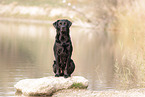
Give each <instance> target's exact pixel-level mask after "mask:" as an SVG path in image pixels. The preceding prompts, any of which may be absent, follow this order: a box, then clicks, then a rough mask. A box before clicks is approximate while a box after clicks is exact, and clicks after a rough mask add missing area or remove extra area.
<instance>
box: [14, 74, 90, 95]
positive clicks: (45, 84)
mask: <svg viewBox="0 0 145 97" xmlns="http://www.w3.org/2000/svg"><path fill="white" fill-rule="evenodd" d="M14 87H15V88H16V90H17V92H16V93H19V94H22V95H25V96H32V95H35V96H37V95H52V94H53V93H54V92H56V91H59V90H62V89H70V88H87V87H88V80H87V79H85V78H84V77H81V76H72V77H70V78H64V77H53V76H50V77H44V78H40V79H24V80H21V81H19V82H18V83H17V84H16V85H14Z"/></svg>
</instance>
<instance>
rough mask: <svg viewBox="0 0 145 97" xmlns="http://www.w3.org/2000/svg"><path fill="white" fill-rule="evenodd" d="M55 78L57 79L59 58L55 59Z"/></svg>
mask: <svg viewBox="0 0 145 97" xmlns="http://www.w3.org/2000/svg"><path fill="white" fill-rule="evenodd" d="M55 77H59V57H58V56H57V57H56V74H55Z"/></svg>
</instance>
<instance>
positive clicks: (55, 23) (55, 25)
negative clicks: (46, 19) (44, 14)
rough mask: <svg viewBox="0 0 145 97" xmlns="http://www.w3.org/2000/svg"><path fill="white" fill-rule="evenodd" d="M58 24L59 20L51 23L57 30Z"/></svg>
mask: <svg viewBox="0 0 145 97" xmlns="http://www.w3.org/2000/svg"><path fill="white" fill-rule="evenodd" d="M58 22H59V20H57V21H56V22H54V23H53V26H54V27H55V28H56V29H57V26H58Z"/></svg>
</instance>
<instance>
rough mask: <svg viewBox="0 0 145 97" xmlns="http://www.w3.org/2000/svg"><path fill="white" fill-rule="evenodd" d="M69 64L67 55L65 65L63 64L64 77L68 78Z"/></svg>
mask: <svg viewBox="0 0 145 97" xmlns="http://www.w3.org/2000/svg"><path fill="white" fill-rule="evenodd" d="M69 65H70V56H68V57H67V61H66V66H65V70H64V77H65V78H68V77H69V75H68V67H69Z"/></svg>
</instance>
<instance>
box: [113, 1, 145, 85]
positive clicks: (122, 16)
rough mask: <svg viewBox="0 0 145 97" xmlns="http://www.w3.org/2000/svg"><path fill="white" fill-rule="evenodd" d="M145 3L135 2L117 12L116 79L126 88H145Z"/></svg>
mask: <svg viewBox="0 0 145 97" xmlns="http://www.w3.org/2000/svg"><path fill="white" fill-rule="evenodd" d="M144 12H145V1H144V0H134V1H133V2H129V3H127V4H125V5H121V4H120V6H119V7H118V8H117V10H116V12H115V16H116V21H115V22H114V24H113V26H112V28H113V29H115V31H114V33H116V37H118V39H117V44H116V47H117V48H118V49H117V52H120V53H117V54H116V62H115V76H116V77H115V78H117V80H119V83H121V85H123V86H126V87H130V86H131V87H132V88H133V87H145V13H144Z"/></svg>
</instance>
